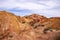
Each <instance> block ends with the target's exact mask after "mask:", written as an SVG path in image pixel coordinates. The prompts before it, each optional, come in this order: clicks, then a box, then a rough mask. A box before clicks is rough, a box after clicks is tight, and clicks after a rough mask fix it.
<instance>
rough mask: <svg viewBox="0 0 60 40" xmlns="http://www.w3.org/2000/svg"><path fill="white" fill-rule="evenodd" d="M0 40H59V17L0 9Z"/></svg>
mask: <svg viewBox="0 0 60 40" xmlns="http://www.w3.org/2000/svg"><path fill="white" fill-rule="evenodd" d="M0 40H60V17H51V18H47V17H45V16H42V15H38V14H32V15H28V16H23V17H21V16H16V15H14V14H13V13H9V12H6V11H0Z"/></svg>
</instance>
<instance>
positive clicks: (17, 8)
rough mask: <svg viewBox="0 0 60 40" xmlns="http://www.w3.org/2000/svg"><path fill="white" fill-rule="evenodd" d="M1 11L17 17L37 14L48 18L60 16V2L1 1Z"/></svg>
mask: <svg viewBox="0 0 60 40" xmlns="http://www.w3.org/2000/svg"><path fill="white" fill-rule="evenodd" d="M0 10H7V11H9V12H13V13H15V14H16V15H27V14H28V13H29V14H32V13H37V14H42V15H45V16H47V17H50V16H60V0H0Z"/></svg>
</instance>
